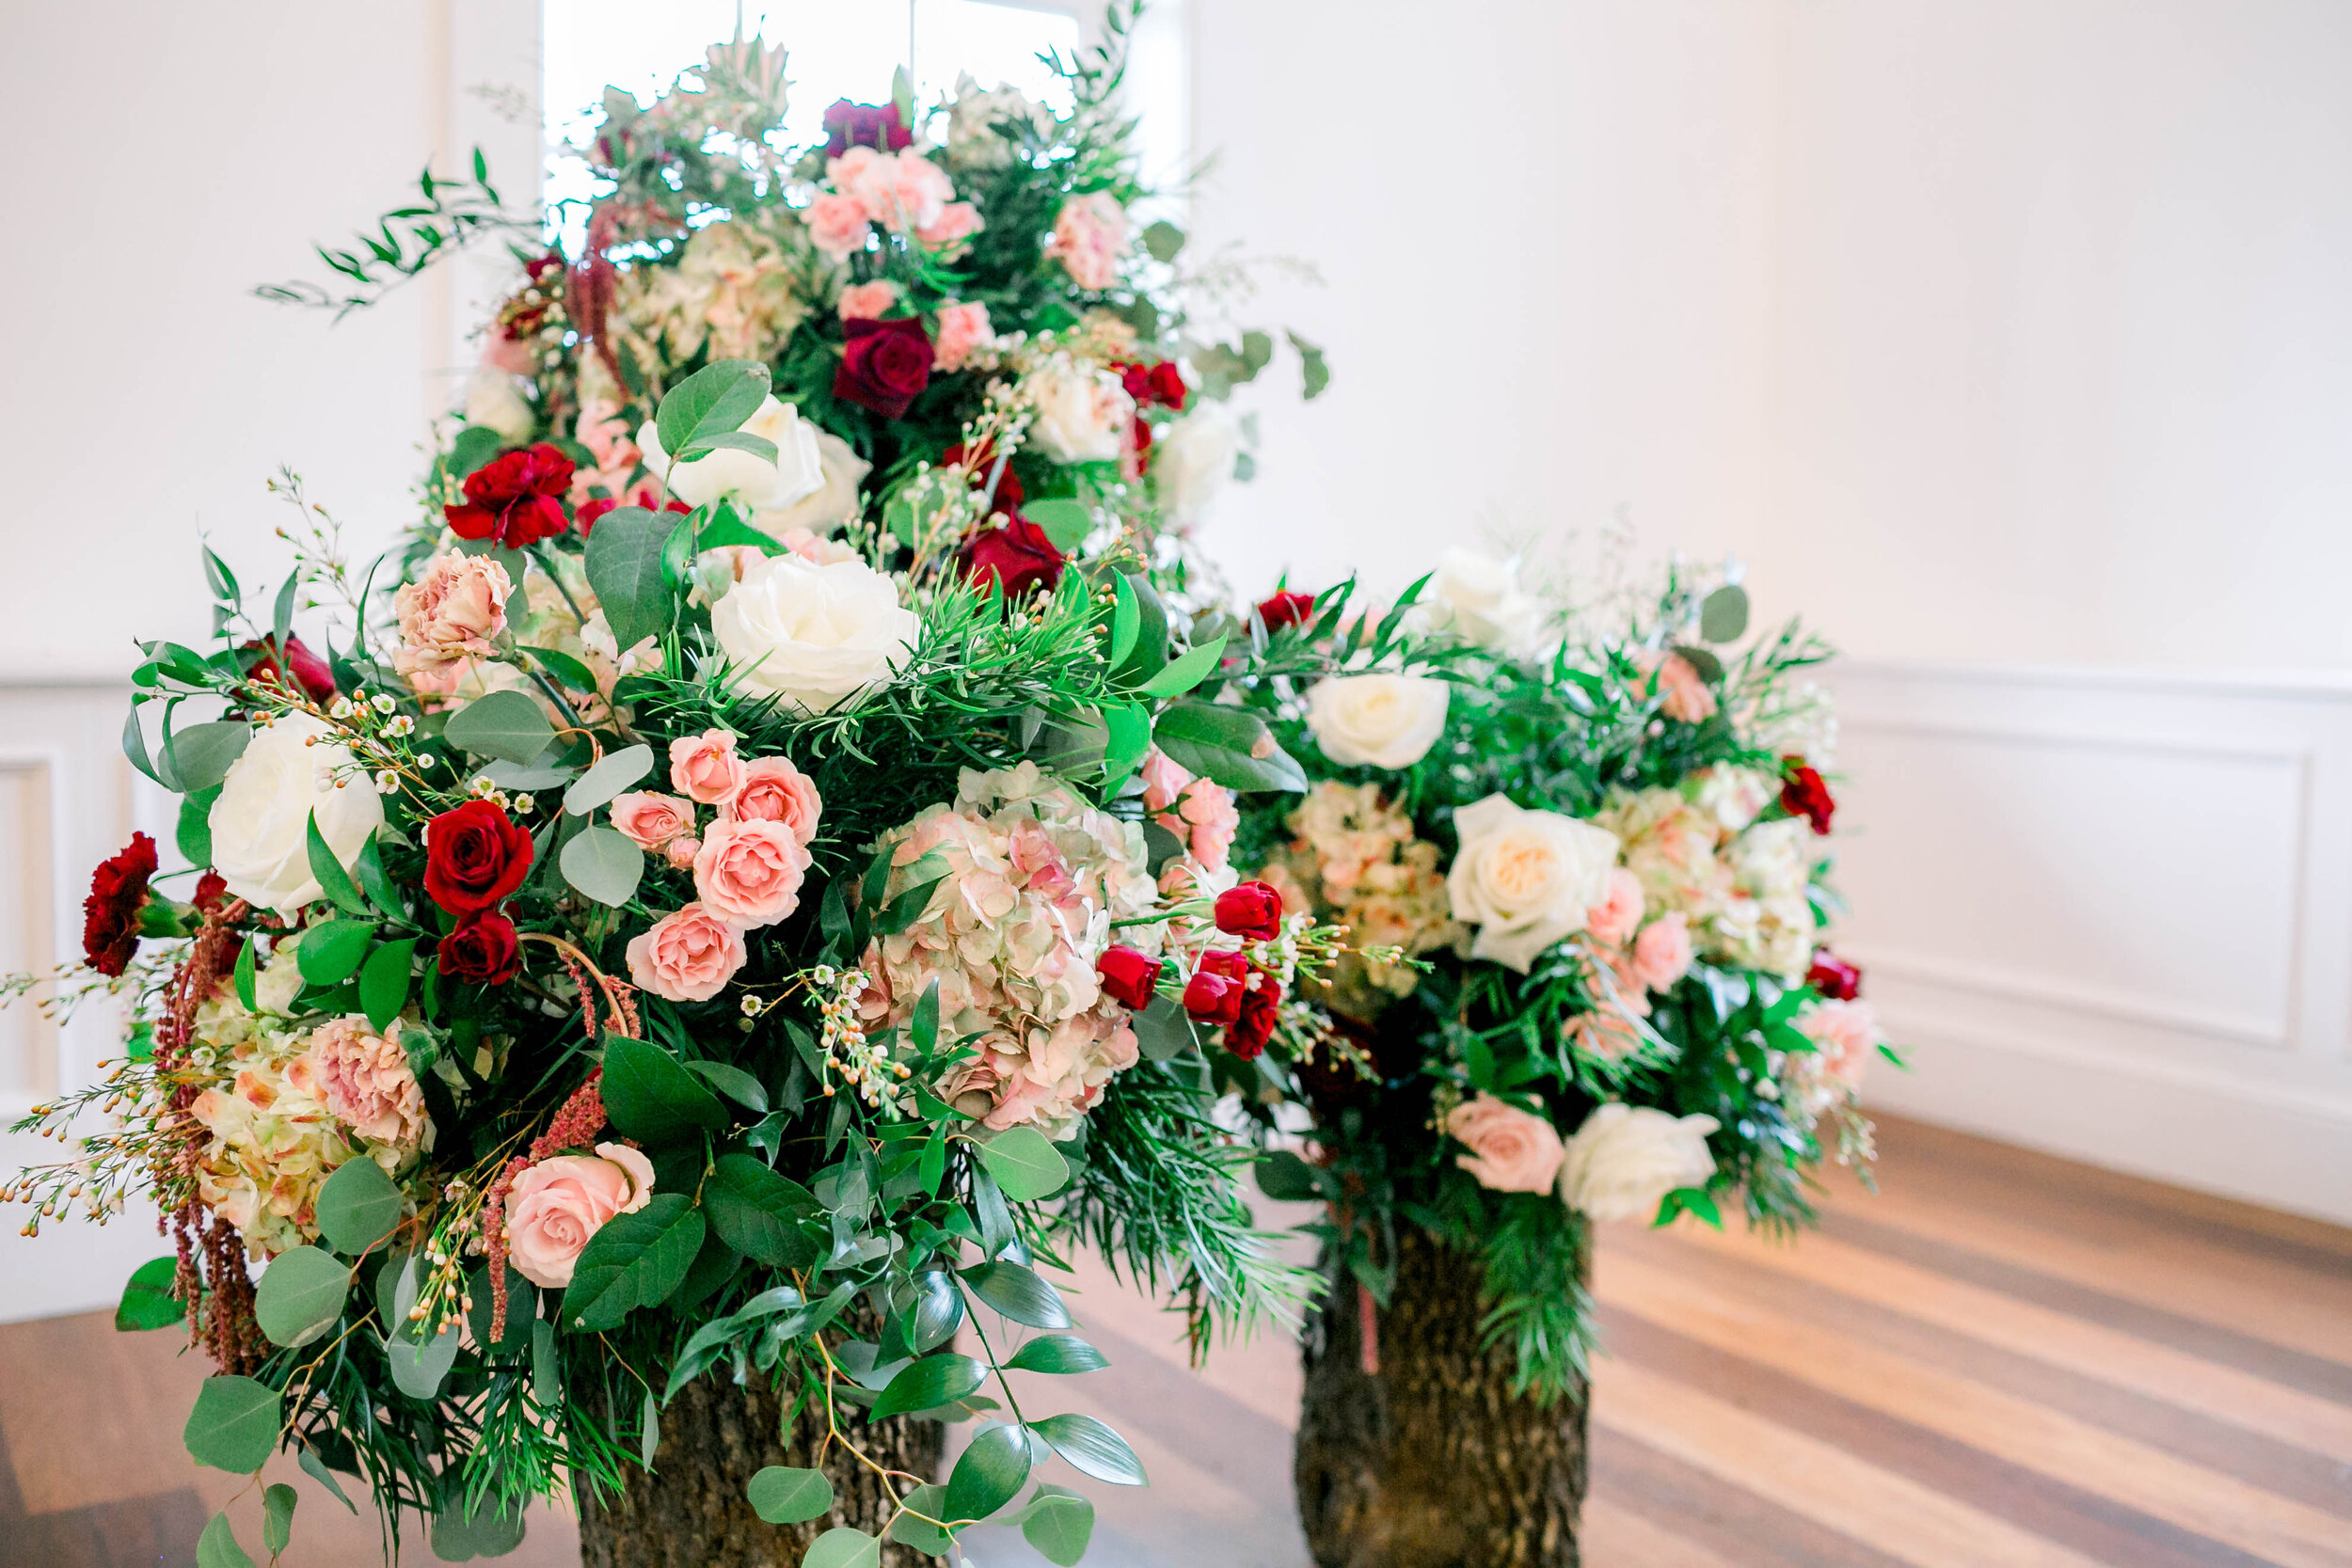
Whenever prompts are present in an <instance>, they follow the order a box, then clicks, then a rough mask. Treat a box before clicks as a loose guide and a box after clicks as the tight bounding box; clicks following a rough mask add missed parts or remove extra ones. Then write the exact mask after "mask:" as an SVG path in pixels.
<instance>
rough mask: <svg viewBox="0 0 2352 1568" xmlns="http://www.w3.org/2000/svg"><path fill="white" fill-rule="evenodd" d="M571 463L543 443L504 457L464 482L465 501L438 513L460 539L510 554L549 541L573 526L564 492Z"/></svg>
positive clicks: (566, 488)
mask: <svg viewBox="0 0 2352 1568" xmlns="http://www.w3.org/2000/svg"><path fill="white" fill-rule="evenodd" d="M571 487H572V460H571V459H570V458H568V457H566V456H564V454H563V452H561V451H558V450H556V448H554V447H553V446H551V445H549V444H548V442H546V441H542V442H540V443H539V444H538V445H536V446H532V447H516V449H515V450H514V451H504V452H501V453H499V455H498V456H496V457H493V458H492V459H490V461H488V462H487V463H485V464H484V465H482V467H479V468H476V469H475V470H474V471H473V472H472V473H469V474H468V475H467V476H466V483H465V484H464V485H463V486H461V488H462V489H463V491H464V492H465V497H466V499H465V500H464V501H462V502H453V503H452V504H450V505H446V506H444V507H442V508H441V511H442V514H443V515H445V516H447V517H448V518H449V530H450V531H451V532H452V533H454V534H455V535H457V537H458V538H460V539H495V540H497V541H498V542H499V543H500V544H501V545H502V546H505V547H506V548H508V549H510V550H519V549H521V548H523V547H524V546H528V545H535V544H537V543H538V542H539V541H540V540H542V539H552V538H554V537H555V536H556V535H557V534H559V533H561V532H563V531H564V530H565V529H567V528H569V527H570V526H571V523H570V520H569V519H568V518H566V517H565V516H564V502H563V496H564V492H565V491H566V490H569V489H570V488H571Z"/></svg>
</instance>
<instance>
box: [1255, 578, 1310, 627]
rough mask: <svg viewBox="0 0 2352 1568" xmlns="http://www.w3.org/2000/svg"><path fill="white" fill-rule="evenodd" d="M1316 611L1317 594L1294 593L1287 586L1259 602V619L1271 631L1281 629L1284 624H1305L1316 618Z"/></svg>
mask: <svg viewBox="0 0 2352 1568" xmlns="http://www.w3.org/2000/svg"><path fill="white" fill-rule="evenodd" d="M1314 613H1315V596H1314V595H1313V594H1294V593H1292V592H1291V591H1290V590H1289V589H1287V588H1286V589H1284V590H1282V591H1281V592H1280V593H1279V594H1275V595H1274V596H1273V597H1272V598H1269V599H1263V600H1260V601H1259V604H1258V619H1259V620H1261V621H1263V622H1264V623H1265V629H1266V630H1268V631H1270V632H1274V631H1280V630H1281V629H1282V628H1283V627H1284V626H1304V625H1306V624H1307V622H1309V621H1310V620H1312V619H1313V618H1314Z"/></svg>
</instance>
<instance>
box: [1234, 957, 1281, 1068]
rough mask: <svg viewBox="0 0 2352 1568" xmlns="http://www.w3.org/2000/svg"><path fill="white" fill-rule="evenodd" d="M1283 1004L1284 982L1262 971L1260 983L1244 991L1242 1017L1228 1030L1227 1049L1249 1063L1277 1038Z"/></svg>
mask: <svg viewBox="0 0 2352 1568" xmlns="http://www.w3.org/2000/svg"><path fill="white" fill-rule="evenodd" d="M1281 1006H1282V983H1281V982H1280V981H1279V980H1277V979H1276V978H1275V977H1274V976H1273V975H1271V974H1267V973H1266V972H1265V971H1263V970H1260V971H1259V972H1258V983H1257V985H1255V986H1254V987H1252V988H1251V989H1250V990H1246V991H1244V992H1242V998H1241V1017H1240V1018H1239V1019H1237V1020H1235V1021H1234V1023H1233V1026H1232V1028H1230V1029H1228V1030H1226V1031H1225V1049H1226V1050H1228V1051H1230V1052H1232V1053H1233V1054H1234V1055H1236V1056H1239V1057H1240V1058H1241V1059H1242V1060H1243V1061H1245V1062H1247V1061H1250V1060H1252V1059H1254V1058H1255V1057H1256V1056H1257V1055H1258V1054H1259V1053H1261V1052H1263V1050H1265V1046H1266V1041H1268V1040H1270V1039H1272V1038H1273V1037H1274V1021H1275V1019H1276V1018H1277V1017H1279V1014H1280V1012H1281Z"/></svg>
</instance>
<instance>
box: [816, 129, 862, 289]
mask: <svg viewBox="0 0 2352 1568" xmlns="http://www.w3.org/2000/svg"><path fill="white" fill-rule="evenodd" d="M852 150H854V149H852ZM801 216H802V218H803V221H804V222H806V223H807V225H808V237H809V242H810V243H811V244H812V245H816V247H817V248H818V250H820V251H823V252H824V253H825V254H826V255H827V256H830V257H832V258H833V259H834V261H848V260H849V259H850V255H851V254H852V253H854V252H856V251H860V250H863V249H865V248H866V223H867V221H868V220H867V218H866V206H865V204H864V203H863V202H861V201H859V200H858V198H856V197H853V196H848V195H842V194H837V193H834V192H827V193H826V194H825V195H823V196H820V197H818V198H817V199H816V200H814V201H812V202H810V203H809V204H808V211H807V212H805V213H803V214H801Z"/></svg>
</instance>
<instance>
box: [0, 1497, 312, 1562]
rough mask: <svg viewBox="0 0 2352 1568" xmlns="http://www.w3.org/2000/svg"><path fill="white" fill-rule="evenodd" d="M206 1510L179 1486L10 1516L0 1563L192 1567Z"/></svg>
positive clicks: (0, 1532)
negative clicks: (77, 1505)
mask: <svg viewBox="0 0 2352 1568" xmlns="http://www.w3.org/2000/svg"><path fill="white" fill-rule="evenodd" d="M211 1513H212V1510H210V1509H208V1508H206V1507H205V1506H204V1504H203V1501H202V1499H200V1498H199V1497H197V1495H196V1493H195V1492H194V1491H193V1490H192V1489H190V1488H187V1487H181V1488H178V1489H177V1490H174V1491H170V1492H164V1493H158V1494H155V1495H153V1496H150V1497H123V1498H118V1499H116V1500H114V1501H111V1502H103V1503H93V1504H91V1505H90V1506H89V1507H87V1508H72V1509H66V1510H64V1511H62V1512H60V1513H40V1514H35V1515H33V1516H31V1517H29V1518H24V1519H10V1520H8V1521H7V1522H5V1523H0V1568H194V1564H195V1562H196V1538H197V1535H198V1534H199V1532H200V1531H201V1530H202V1529H203V1528H204V1521H205V1519H206V1518H207V1517H209V1516H210V1515H211ZM287 1562H288V1565H289V1568H293V1563H294V1560H293V1558H292V1556H291V1555H289V1557H288V1559H287Z"/></svg>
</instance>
